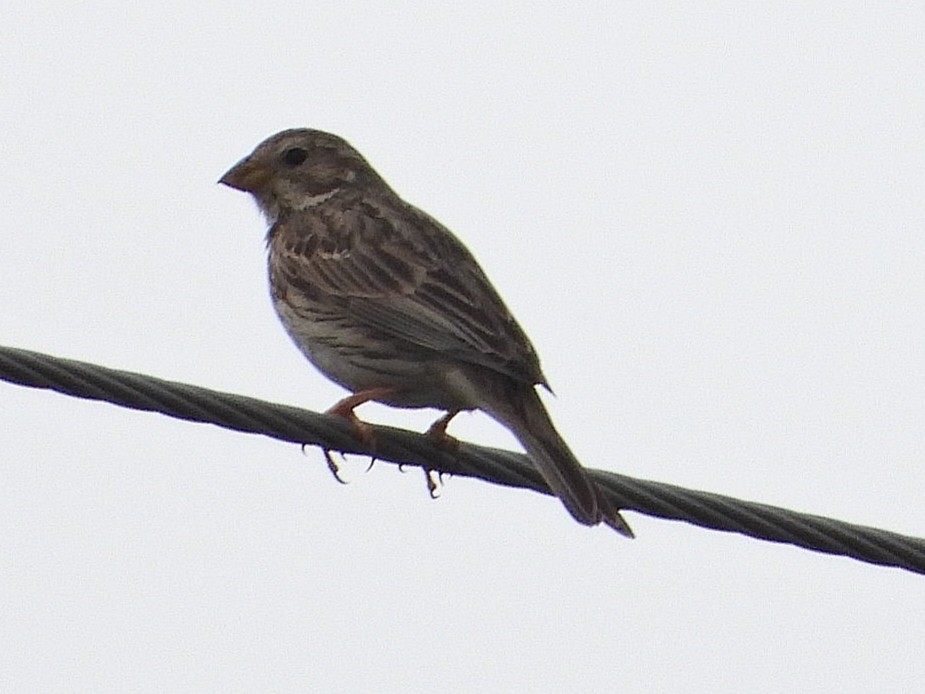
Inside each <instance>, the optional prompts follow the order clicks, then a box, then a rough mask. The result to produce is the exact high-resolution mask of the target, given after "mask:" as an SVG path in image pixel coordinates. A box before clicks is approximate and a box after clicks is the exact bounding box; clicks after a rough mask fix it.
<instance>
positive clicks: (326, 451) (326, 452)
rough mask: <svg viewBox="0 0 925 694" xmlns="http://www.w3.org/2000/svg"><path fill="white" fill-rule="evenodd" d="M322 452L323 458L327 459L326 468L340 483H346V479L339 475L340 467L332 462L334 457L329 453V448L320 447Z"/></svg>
mask: <svg viewBox="0 0 925 694" xmlns="http://www.w3.org/2000/svg"><path fill="white" fill-rule="evenodd" d="M321 450H322V452H323V453H324V459H325V460H326V461H328V470H330V471H331V474H332V475H334V479H336V480H337V481H338V482H340V483H341V484H347V480H345V479H344V478H343V477H341V476H340V468H339V467H338V466H337V463H335V462H334V457H333V456H332V455H331V450H330V449H329V448H322V449H321Z"/></svg>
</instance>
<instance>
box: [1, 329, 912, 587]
mask: <svg viewBox="0 0 925 694" xmlns="http://www.w3.org/2000/svg"><path fill="white" fill-rule="evenodd" d="M0 379H3V380H6V381H10V382H11V383H16V384H19V385H23V386H29V387H32V388H50V389H52V390H56V391H58V392H61V393H65V394H67V395H73V396H75V397H80V398H89V399H91V400H104V401H106V402H111V403H114V404H117V405H121V406H123V407H129V408H132V409H136V410H147V411H151V412H160V413H161V414H165V415H168V416H170V417H175V418H177V419H185V420H189V421H193V422H205V423H210V424H215V425H218V426H221V427H225V428H227V429H233V430H235V431H242V432H248V433H253V434H263V435H264V436H270V437H273V438H276V439H280V440H282V441H291V442H293V443H299V444H307V445H315V446H319V447H321V448H323V449H331V450H339V451H343V452H345V453H359V454H367V455H375V457H376V459H378V460H384V461H388V462H392V463H398V464H401V465H417V466H420V467H423V468H424V469H426V470H434V471H439V472H445V473H451V474H454V475H463V476H466V477H477V478H479V479H483V480H486V481H488V482H493V483H495V484H503V485H507V486H511V487H521V488H525V489H532V490H534V491H538V492H541V493H543V494H551V492H550V491H549V488H548V487H547V486H546V485H545V483H544V482H543V480H542V478H541V477H540V475H539V474H538V473H537V472H536V470H535V468H534V467H533V465H532V464H531V463H530V461H529V460H528V459H527V458H526V456H524V455H522V454H519V453H513V452H511V451H503V450H498V449H493V448H485V447H483V446H475V445H472V444H466V443H463V444H461V445H460V447H459V450H458V451H455V452H454V451H448V450H446V448H445V447H441V446H439V445H437V444H435V442H434V441H433V440H432V439H431V438H430V437H428V436H425V435H422V434H416V433H413V432H409V431H404V430H401V429H395V428H392V427H384V426H375V427H374V430H375V434H376V450H375V451H371V450H368V449H367V448H366V447H365V446H364V445H363V444H362V443H361V442H359V441H358V440H357V439H356V438H355V436H354V432H353V428H352V427H351V426H350V424H349V423H348V422H346V421H345V420H344V419H343V418H341V417H336V416H331V415H323V414H317V413H315V412H309V411H306V410H301V409H298V408H295V407H289V406H286V405H278V404H273V403H268V402H264V401H262V400H257V399H254V398H248V397H245V396H242V395H234V394H230V393H221V392H218V391H214V390H209V389H207V388H200V387H198V386H192V385H188V384H185V383H176V382H172V381H166V380H162V379H159V378H153V377H151V376H145V375H142V374H136V373H131V372H128V371H118V370H115V369H108V368H104V367H101V366H97V365H95V364H88V363H86V362H80V361H73V360H70V359H60V358H57V357H52V356H49V355H46V354H40V353H37V352H30V351H26V350H22V349H14V348H11V347H2V346H0ZM589 473H590V475H591V477H592V478H593V479H594V480H595V481H596V482H597V483H598V484H599V485H600V486H601V488H602V490H604V493H605V494H606V495H607V496H608V497H609V499H610V500H611V502H612V503H613V505H614V506H615V507H617V508H621V509H627V510H632V511H638V512H640V513H645V514H648V515H650V516H655V517H658V518H665V519H669V520H681V521H686V522H688V523H692V524H694V525H699V526H702V527H705V528H711V529H713V530H722V531H726V532H736V533H741V534H743V535H747V536H749V537H754V538H757V539H760V540H768V541H770V542H782V543H787V544H791V545H796V546H797V547H803V548H805V549H811V550H814V551H817V552H825V553H828V554H838V555H842V556H846V557H851V558H853V559H857V560H859V561H864V562H869V563H872V564H881V565H884V566H895V567H899V568H902V569H906V570H907V571H913V572H916V573H925V539H922V538H915V537H908V536H904V535H899V534H897V533H893V532H889V531H886V530H879V529H877V528H869V527H865V526H859V525H852V524H849V523H845V522H842V521H838V520H834V519H831V518H823V517H821V516H814V515H809V514H805V513H797V512H795V511H790V510H787V509H783V508H778V507H776V506H768V505H766V504H759V503H754V502H750V501H742V500H740V499H734V498H731V497H728V496H722V495H720V494H712V493H709V492H702V491H695V490H691V489H684V488H682V487H676V486H673V485H670V484H664V483H660V482H651V481H648V480H640V479H635V478H632V477H626V476H625V475H618V474H616V473H612V472H605V471H602V470H589Z"/></svg>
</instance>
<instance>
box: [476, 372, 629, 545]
mask: <svg viewBox="0 0 925 694" xmlns="http://www.w3.org/2000/svg"><path fill="white" fill-rule="evenodd" d="M517 404H518V405H519V406H517V407H514V408H509V407H504V408H499V411H495V410H494V408H492V409H491V410H489V414H490V415H491V416H492V417H494V418H495V419H497V420H498V421H499V422H501V423H502V424H504V425H505V426H506V427H507V428H508V429H510V430H511V432H512V433H513V434H514V435H515V436H516V437H517V438H518V440H519V441H520V443H521V445H522V446H523V447H524V449H525V450H526V452H527V456H528V457H529V458H530V460H531V461H532V462H533V464H534V465H536V468H537V470H538V471H539V473H540V474H541V475H542V476H543V479H544V480H545V481H546V484H548V485H549V488H550V489H552V491H553V492H554V493H555V494H556V496H558V497H559V499H560V500H561V501H562V503H563V504H564V505H565V508H567V509H568V511H569V513H571V514H572V516H573V517H574V518H575V520H577V521H578V522H579V523H583V524H584V525H597V524H598V523H600V522H604V523H605V524H606V525H608V526H610V527H611V528H613V529H614V530H616V531H617V532H618V533H620V534H621V535H624V536H626V537H634V535H633V531H632V530H631V529H630V526H629V525H628V524H627V522H626V521H625V520H624V519H623V516H621V515H620V512H619V511H618V510H616V509H615V508H613V507H612V505H611V504H610V502H609V501H608V500H607V499H606V498H604V496H603V495H602V494H601V493H600V490H599V489H598V488H597V486H596V485H595V484H594V483H593V482H592V481H591V478H590V477H588V473H587V471H586V470H585V469H584V468H583V467H582V466H581V463H579V462H578V459H577V458H576V457H575V455H574V454H573V453H572V451H571V450H570V449H569V447H568V445H567V444H566V443H565V441H563V440H562V437H561V436H559V433H558V432H557V431H556V429H555V427H554V426H553V423H552V420H551V419H550V418H549V414H548V413H547V412H546V408H545V407H543V403H542V401H541V400H540V398H539V395H537V393H536V391H535V390H533V389H532V388H530V389H529V390H526V391H525V392H524V394H523V396H522V397H521V398H520V399H519V401H518V403H517Z"/></svg>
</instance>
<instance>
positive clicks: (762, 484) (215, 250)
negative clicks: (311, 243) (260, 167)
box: [0, 0, 925, 693]
mask: <svg viewBox="0 0 925 694" xmlns="http://www.w3.org/2000/svg"><path fill="white" fill-rule="evenodd" d="M498 4H499V3H484V4H480V3H472V2H467V3H453V4H449V3H448V4H447V7H445V8H440V7H438V3H421V4H410V3H371V2H367V3H355V4H348V3H318V2H312V1H311V0H301V1H300V2H293V3H290V4H283V3H272V2H271V3H269V4H249V5H245V4H238V5H237V6H234V5H231V4H222V5H221V6H219V5H217V4H216V5H215V6H214V7H211V8H210V7H202V6H191V5H189V4H188V3H185V2H184V3H179V2H170V1H169V0H168V1H166V2H165V1H162V2H157V3H146V4H145V6H141V7H137V6H133V5H132V4H125V3H115V2H113V3H79V4H78V3H61V4H55V3H42V2H39V3H20V2H9V1H8V2H5V3H3V4H2V7H0V64H2V66H3V68H2V71H0V118H2V120H0V122H2V124H3V127H2V128H0V155H2V165H0V209H2V225H0V234H2V236H3V241H2V245H0V248H2V252H0V342H2V343H3V344H6V345H10V346H16V347H23V348H27V349H32V350H37V351H42V352H48V353H51V354H55V355H59V356H65V357H71V358H76V359H83V360H87V361H91V362H95V363H99V364H103V365H107V366H111V367H117V368H124V369H129V370H133V371H139V372H143V373H149V374H152V375H156V376H160V377H163V378H169V379H175V380H181V381H188V382H191V383H195V384H199V385H203V386H207V387H212V388H218V389H222V390H228V391H232V392H237V393H242V394H246V395H251V396H255V397H260V398H265V399H269V400H273V401H277V402H284V403H288V404H292V405H297V406H301V407H305V408H309V409H314V410H320V409H324V408H326V407H328V406H330V405H331V404H332V403H333V402H335V401H336V400H337V399H338V398H339V397H341V396H342V395H343V391H342V390H340V389H339V388H338V387H337V386H335V385H333V384H331V383H329V382H328V381H326V380H325V379H324V378H323V377H322V376H321V375H320V374H318V373H317V372H316V371H315V370H314V369H313V368H312V367H311V366H310V365H309V364H308V363H307V362H306V361H305V360H304V359H303V358H302V356H301V355H300V354H299V352H298V351H297V350H296V349H295V348H294V347H293V346H292V344H291V343H290V342H289V340H288V338H287V337H286V335H285V333H284V331H283V330H282V328H281V326H280V325H279V324H278V321H277V319H276V317H275V315H274V313H273V310H272V308H271V306H270V302H269V300H268V296H267V290H266V279H265V266H264V263H265V258H264V251H263V235H264V224H263V221H262V220H261V218H260V216H259V214H258V213H257V211H256V209H255V207H254V205H253V204H252V202H251V201H250V199H249V198H248V197H247V196H245V195H243V194H241V193H238V192H236V191H233V190H230V189H227V188H224V187H221V186H218V185H216V184H215V181H216V180H217V179H218V177H219V176H220V175H221V174H222V173H223V172H224V171H225V170H226V169H227V168H228V167H229V166H230V165H231V164H233V163H234V162H236V161H237V160H238V159H239V158H240V157H242V156H243V155H245V154H246V153H248V152H249V151H250V150H251V149H252V147H253V146H254V145H255V144H256V143H257V142H258V141H260V140H261V139H263V138H264V137H266V136H267V135H270V134H271V133H274V132H276V131H278V130H281V129H283V128H287V127H299V126H309V127H315V128H321V129H326V130H330V131H333V132H336V133H338V134H340V135H343V136H344V137H346V138H347V139H348V140H349V141H350V142H352V143H353V144H354V145H355V146H356V147H357V148H358V149H359V150H360V151H361V152H363V153H364V154H365V155H366V156H367V158H368V159H369V160H370V161H371V162H372V163H373V165H374V166H375V167H376V168H377V169H378V170H379V172H380V173H381V174H382V175H383V176H384V177H385V178H386V180H388V181H389V182H390V183H391V184H392V185H393V187H395V188H396V189H397V190H398V191H399V193H400V194H402V195H403V196H404V197H405V198H406V199H408V200H409V201H411V202H413V203H414V204H417V205H418V206H420V207H422V208H423V209H425V210H426V211H428V212H429V213H431V214H432V215H434V216H435V217H437V218H438V219H440V220H441V221H442V222H444V223H445V224H446V225H448V226H449V227H450V228H451V229H453V230H454V232H455V233H457V234H458V235H459V236H460V237H461V238H462V239H463V240H464V241H465V242H466V244H467V245H468V246H469V248H470V249H471V250H472V251H473V253H475V255H476V256H477V257H478V258H479V259H480V261H481V262H482V264H483V266H484V268H485V270H486V271H487V273H488V274H489V276H490V277H491V278H492V280H493V282H494V284H495V285H496V287H497V288H498V290H499V291H500V292H501V294H502V295H503V296H504V297H505V299H506V301H507V302H508V304H509V306H510V307H511V309H512V310H513V312H514V313H515V314H516V316H517V317H518V319H519V320H520V322H521V324H522V325H523V327H524V328H525V330H526V331H527V333H528V334H529V335H530V336H531V338H532V340H533V342H534V343H535V345H536V347H537V349H538V351H539V353H540V355H541V358H542V361H543V366H544V369H545V371H546V373H547V375H548V377H549V379H550V381H551V383H552V385H553V386H554V388H555V389H556V392H557V397H555V398H551V397H550V398H547V403H548V405H549V407H550V410H551V412H552V415H553V418H554V420H555V421H556V423H557V426H558V427H559V429H560V431H561V433H562V434H563V436H564V437H565V438H566V439H567V440H568V441H569V442H570V444H571V446H572V448H573V449H574V450H575V452H576V453H577V454H578V455H579V457H580V458H581V459H582V460H583V462H584V463H585V464H586V465H587V466H589V467H601V468H606V469H609V470H614V471H619V472H622V473H625V474H628V475H633V476H637V477H644V478H649V479H657V480H661V481H665V482H671V483H674V484H678V485H682V486H688V487H693V488H698V489H704V490H710V491H715V492H720V493H724V494H729V495H732V496H737V497H740V498H747V499H752V500H756V501H762V502H766V503H771V504H776V505H780V506H785V507H789V508H794V509H798V510H803V511H808V512H812V513H816V514H820V515H826V516H831V517H835V518H840V519H843V520H847V521H852V522H858V523H863V524H867V525H873V526H878V527H883V528H887V529H890V530H894V531H897V532H901V533H906V534H911V535H918V536H922V535H925V491H923V489H925V485H923V475H925V470H923V464H922V463H923V460H925V432H923V422H925V405H923V401H925V368H923V364H925V357H923V354H925V327H923V325H925V299H923V297H925V207H923V200H925V68H923V65H925V42H923V40H922V37H923V35H925V10H922V9H918V10H905V11H900V10H897V9H895V7H896V5H893V4H888V5H884V4H881V5H870V6H869V8H870V9H864V10H862V9H860V8H861V7H862V4H861V3H831V4H818V3H802V4H785V3H777V4H775V6H776V7H777V8H778V9H773V8H768V7H764V8H758V7H757V6H756V5H753V4H747V5H746V4H742V3H728V4H718V3H695V4H693V5H689V6H688V9H679V8H668V7H667V6H665V5H663V4H662V3H635V4H623V3H615V2H601V3H584V4H579V5H576V6H574V8H573V9H569V10H565V9H561V10H553V9H545V8H543V7H540V6H539V5H538V4H530V3H514V2H509V3H501V5H503V7H502V8H501V9H499V8H498V7H497V5H498ZM785 5H786V6H787V7H789V8H790V9H780V8H783V7H784V6H785ZM656 6H662V7H664V9H655V7H656ZM863 6H867V4H866V3H864V4H863ZM691 8H693V9H691ZM360 414H361V415H362V416H363V417H364V418H366V419H369V420H372V421H377V422H384V423H390V424H394V425H397V426H402V427H406V428H411V429H418V430H423V429H425V428H426V426H427V425H428V423H429V422H430V421H431V420H433V419H434V418H435V413H434V412H430V411H423V412H422V411H418V412H415V411H402V410H391V411H390V410H388V409H386V408H382V407H379V406H377V405H371V406H365V407H364V408H362V409H361V410H360ZM0 431H2V435H0V440H2V447H0V450H2V455H0V691H4V692H47V691H94V692H168V691H169V692H253V691H278V692H294V691H319V692H322V691H369V692H372V691H376V692H406V691H446V692H470V691H472V692H474V691H480V692H485V691H531V692H570V691H619V692H625V693H629V692H653V691H684V692H742V691H748V692H782V691H807V692H808V691H812V692H840V693H841V692H868V691H873V690H877V691H911V690H913V689H914V688H915V687H916V686H920V685H921V682H922V681H923V678H925V600H923V595H925V582H923V577H922V576H918V575H914V574H911V573H907V572H903V571H900V570H897V569H887V568H880V567H875V566H871V565H866V564H862V563H859V562H855V561H852V560H849V559H845V558H837V557H830V556H825V555H820V554H814V553H811V552H807V551H804V550H799V549H796V548H792V547H787V546H778V545H773V544H769V543H762V542H758V541H755V540H750V539H746V538H743V537H740V536H732V535H726V534H721V533H717V532H711V531H708V530H704V529H700V528H696V527H692V526H687V525H684V524H680V523H674V522H667V521H660V520H656V519H652V518H648V517H645V516H642V515H640V514H636V513H627V518H628V520H629V521H630V523H631V524H632V525H633V527H634V529H635V530H636V533H637V535H638V539H636V540H635V541H632V542H630V541H627V540H624V539H622V538H620V537H619V536H617V535H615V534H614V533H613V532H611V531H609V530H607V529H605V528H595V529H588V528H584V527H581V526H579V525H577V524H576V523H574V522H573V521H572V520H571V519H570V518H569V516H568V514H567V513H566V512H565V511H564V509H563V508H562V506H561V504H559V503H558V502H557V501H555V500H554V499H550V498H548V497H545V496H541V495H538V494H534V493H530V492H525V491H518V490H512V489H505V488H500V487H495V486H491V485H488V484H485V483H482V482H478V481H472V480H466V479H460V478H454V479H450V480H448V482H447V484H446V487H445V488H444V490H443V494H442V497H441V498H440V499H439V500H437V501H432V500H431V499H430V498H429V497H428V494H427V491H426V487H425V484H424V479H423V475H421V473H420V472H419V471H417V470H408V471H406V472H405V474H401V473H399V472H398V471H397V469H396V468H395V467H393V466H390V465H387V464H379V465H377V466H376V467H374V469H373V470H372V471H371V472H369V473H368V474H367V473H365V472H364V471H365V469H366V465H367V460H366V459H363V458H359V457H354V458H350V459H349V460H348V462H347V463H346V465H345V466H344V475H345V476H346V477H347V478H349V480H350V482H351V483H350V484H349V485H348V486H346V487H344V486H341V485H339V484H337V483H336V482H335V481H334V480H333V479H332V478H331V476H330V475H329V473H328V471H327V469H326V468H325V465H324V462H323V458H322V456H321V454H320V452H318V451H317V450H314V449H310V450H308V451H307V454H306V455H303V454H302V453H301V452H300V451H299V448H298V447H297V446H294V445H289V444H284V443H281V442H278V441H274V440H271V439H268V438H262V437H256V436H248V435H243V434H236V433H232V432H228V431H225V430H222V429H219V428H216V427H211V426H207V425H196V424H190V423H186V422H180V421H176V420H171V419H168V418H165V417H162V416H159V415H155V414H146V413H139V412H133V411H129V410H125V409H121V408H117V407H115V406H112V405H107V404H102V403H91V402H87V401H81V400H76V399H73V398H68V397H65V396H63V395H59V394H55V393H52V392H47V391H36V390H29V389H25V388H21V387H18V386H13V385H10V384H6V383H0ZM452 432H453V433H454V434H455V435H456V436H458V437H460V438H462V439H465V440H467V441H473V442H477V443H482V444H487V445H496V446H515V445H516V444H515V442H514V441H513V439H512V438H511V437H510V435H509V434H507V432H505V431H504V430H503V429H501V428H500V427H498V426H497V425H495V424H494V423H492V422H491V421H489V420H488V419H487V418H486V417H484V416H483V415H478V414H477V415H464V416H460V417H459V418H458V419H457V421H455V422H454V424H453V427H452ZM916 683H917V685H916Z"/></svg>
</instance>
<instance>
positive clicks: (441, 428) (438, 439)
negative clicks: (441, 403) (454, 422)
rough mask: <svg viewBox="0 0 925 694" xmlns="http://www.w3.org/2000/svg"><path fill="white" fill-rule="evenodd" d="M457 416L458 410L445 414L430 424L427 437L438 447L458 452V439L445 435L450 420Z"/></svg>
mask: <svg viewBox="0 0 925 694" xmlns="http://www.w3.org/2000/svg"><path fill="white" fill-rule="evenodd" d="M458 414H459V410H452V411H450V412H447V413H446V414H445V415H443V416H442V417H441V418H440V419H438V420H437V421H436V422H434V423H433V424H431V425H430V428H429V429H428V430H427V435H428V436H429V437H430V438H432V439H433V440H434V442H435V443H436V444H437V445H438V446H440V447H441V448H446V449H448V450H451V451H453V452H456V451H458V450H459V439H457V438H455V437H453V436H450V435H449V434H448V433H446V428H447V427H448V426H449V424H450V420H451V419H453V417H455V416H456V415H458Z"/></svg>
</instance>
